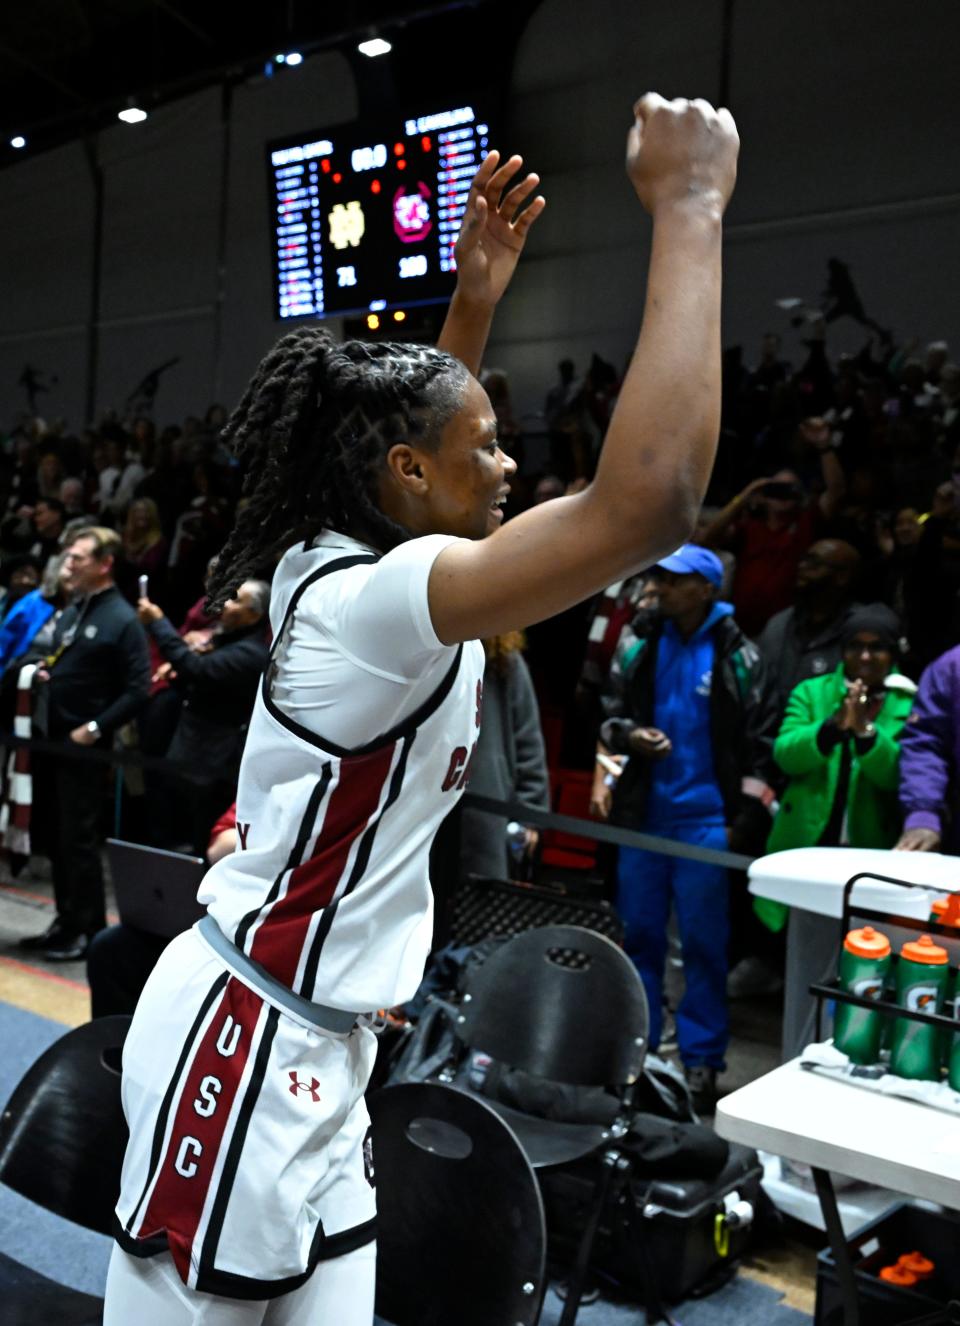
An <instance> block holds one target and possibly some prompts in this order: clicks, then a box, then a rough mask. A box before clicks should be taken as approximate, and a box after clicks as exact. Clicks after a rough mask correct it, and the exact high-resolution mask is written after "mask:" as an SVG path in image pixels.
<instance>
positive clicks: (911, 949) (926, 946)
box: [900, 935, 947, 965]
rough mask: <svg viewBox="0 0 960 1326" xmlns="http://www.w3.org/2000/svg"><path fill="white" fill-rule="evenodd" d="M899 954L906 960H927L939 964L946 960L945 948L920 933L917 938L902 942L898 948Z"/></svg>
mask: <svg viewBox="0 0 960 1326" xmlns="http://www.w3.org/2000/svg"><path fill="white" fill-rule="evenodd" d="M900 956H901V957H902V958H906V959H907V961H908V962H928V963H931V964H935V965H940V964H941V963H945V962H946V961H947V950H946V949H945V948H941V947H940V945H939V944H935V943H934V942H933V940H932V939H931V938H930V936H929V935H921V936H920V938H919V939H914V940H911V941H909V942H908V943H906V944H904V946H903V948H902V949H901V950H900Z"/></svg>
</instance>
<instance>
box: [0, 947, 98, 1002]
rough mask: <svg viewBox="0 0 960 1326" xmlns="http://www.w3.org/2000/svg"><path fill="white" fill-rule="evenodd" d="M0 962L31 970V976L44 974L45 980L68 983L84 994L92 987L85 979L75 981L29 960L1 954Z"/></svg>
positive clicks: (58, 983)
mask: <svg viewBox="0 0 960 1326" xmlns="http://www.w3.org/2000/svg"><path fill="white" fill-rule="evenodd" d="M0 963H2V964H3V966H5V967H16V968H17V969H18V970H19V971H25V972H29V973H30V975H31V976H42V977H43V978H44V980H45V981H53V982H54V983H55V984H57V985H67V986H69V987H70V989H71V990H80V991H81V992H82V993H83V994H86V992H87V991H88V990H89V988H90V987H89V986H88V985H87V983H86V982H85V981H74V980H72V979H71V978H70V977H69V976H61V975H59V973H57V972H53V971H47V969H46V968H45V967H32V966H31V965H30V963H29V962H19V961H18V960H17V959H16V958H7V957H4V956H2V955H0Z"/></svg>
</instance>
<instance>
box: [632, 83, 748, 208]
mask: <svg viewBox="0 0 960 1326" xmlns="http://www.w3.org/2000/svg"><path fill="white" fill-rule="evenodd" d="M633 114H634V121H633V127H632V128H631V130H630V133H629V134H628V136H627V174H628V175H629V177H630V180H631V182H632V184H633V187H634V188H635V189H636V191H637V196H638V198H639V199H640V201H641V202H642V203H643V205H644V207H645V208H646V209H647V211H648V212H650V213H651V215H653V214H655V213H656V212H657V210H658V209H659V208H660V207H662V206H665V205H669V204H671V203H676V202H683V201H689V200H695V199H700V200H702V201H703V202H704V203H705V204H706V205H708V206H713V207H715V208H717V209H718V210H719V211H721V212H722V211H723V210H724V208H725V207H726V205H727V203H728V202H729V201H730V195H731V194H732V193H733V186H734V183H735V182H736V178H737V154H738V153H739V151H740V139H739V137H738V135H737V126H736V125H735V124H734V122H733V116H732V115H731V114H730V112H729V111H728V110H725V109H720V110H714V109H713V107H712V106H711V105H710V103H709V102H707V101H701V100H700V99H697V100H696V101H687V100H686V99H685V98H683V97H678V98H676V99H675V100H673V101H666V100H664V98H663V97H661V96H658V95H657V93H656V92H648V93H647V95H646V96H645V97H641V98H640V100H639V101H638V102H637V103H636V105H635V106H634V108H633Z"/></svg>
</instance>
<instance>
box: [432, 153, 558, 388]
mask: <svg viewBox="0 0 960 1326" xmlns="http://www.w3.org/2000/svg"><path fill="white" fill-rule="evenodd" d="M522 165H523V159H522V157H516V156H514V157H510V158H509V159H508V160H507V161H505V162H504V164H503V165H502V166H501V165H500V153H499V152H488V153H487V155H486V156H485V157H484V159H483V163H482V165H481V166H480V169H479V170H478V171H477V173H476V175H475V176H474V177H473V183H472V184H471V186H470V196H469V198H468V199H467V206H466V210H465V212H464V216H463V225H462V226H461V228H460V235H459V237H458V239H457V245H456V248H455V250H454V257H455V258H456V263H457V286H456V289H455V291H454V293H453V299H452V300H451V301H450V308H449V309H448V311H447V316H446V319H445V321H444V324H443V329H442V330H441V332H440V338H439V340H438V341H437V349H438V350H446V351H447V353H448V354H452V355H455V356H456V358H457V359H459V360H460V361H461V363H463V364H465V365H466V366H467V368H469V370H470V372H471V373H472V374H473V375H474V377H476V376H477V375H478V374H479V372H480V364H481V363H482V361H483V352H484V350H485V348H486V344H487V337H488V336H489V335H490V324H491V323H492V321H493V313H494V309H495V308H496V306H497V304H498V303H499V301H500V299H501V298H502V297H503V294H504V292H505V291H506V289H507V286H508V285H509V284H510V281H511V280H512V278H513V273H514V271H515V270H516V266H517V262H518V261H519V258H520V254H521V253H522V252H523V246H524V244H525V243H526V239H527V235H528V233H529V231H530V227H531V226H532V225H533V223H534V221H536V219H537V217H538V216H539V215H540V213H541V212H542V211H543V209H544V208H545V207H546V205H547V203H546V199H545V198H543V197H542V196H539V195H538V196H537V197H533V193H534V190H535V189H536V187H537V185H538V184H539V183H540V177H539V175H527V176H526V178H525V179H523V180H521V181H519V182H518V183H517V184H513V185H512V187H510V188H508V187H507V186H508V185H510V184H511V181H512V180H513V179H514V178H515V177H516V175H517V173H518V171H519V170H520V167H521V166H522Z"/></svg>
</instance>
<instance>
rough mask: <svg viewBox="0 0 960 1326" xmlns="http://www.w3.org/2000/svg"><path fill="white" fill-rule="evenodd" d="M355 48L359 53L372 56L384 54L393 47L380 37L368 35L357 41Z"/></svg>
mask: <svg viewBox="0 0 960 1326" xmlns="http://www.w3.org/2000/svg"><path fill="white" fill-rule="evenodd" d="M357 50H358V51H359V52H360V54H361V55H369V56H370V57H371V58H372V57H373V56H374V55H386V54H387V52H388V51H392V50H393V47H392V46H391V45H390V43H389V42H388V41H384V40H383V38H382V37H369V38H368V39H367V40H366V41H361V42H358V43H357Z"/></svg>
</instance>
